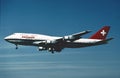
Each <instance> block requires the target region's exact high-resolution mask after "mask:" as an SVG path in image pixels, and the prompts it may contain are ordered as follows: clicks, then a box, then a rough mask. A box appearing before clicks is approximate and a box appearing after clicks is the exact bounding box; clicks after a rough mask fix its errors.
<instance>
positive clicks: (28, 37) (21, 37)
mask: <svg viewBox="0 0 120 78" xmlns="http://www.w3.org/2000/svg"><path fill="white" fill-rule="evenodd" d="M60 38H62V37H54V36H47V35H41V34H28V33H14V34H12V35H10V36H7V37H5V40H7V41H8V42H10V43H13V44H16V45H31V46H38V47H39V46H42V45H43V44H41V43H43V42H45V41H47V42H48V43H50V42H51V41H54V40H57V39H60ZM99 41H101V40H99V39H84V38H81V39H77V40H75V41H72V42H71V41H69V40H68V41H66V42H63V44H62V46H63V47H65V48H79V47H87V46H92V45H94V44H95V43H97V42H99ZM43 46H44V45H43Z"/></svg>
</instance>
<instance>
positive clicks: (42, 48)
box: [38, 47, 46, 51]
mask: <svg viewBox="0 0 120 78" xmlns="http://www.w3.org/2000/svg"><path fill="white" fill-rule="evenodd" d="M38 49H39V51H42V50H46V48H45V47H38Z"/></svg>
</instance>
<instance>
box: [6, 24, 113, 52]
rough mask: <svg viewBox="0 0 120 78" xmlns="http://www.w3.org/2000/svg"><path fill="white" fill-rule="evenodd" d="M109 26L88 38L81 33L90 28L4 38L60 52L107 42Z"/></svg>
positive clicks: (16, 34)
mask: <svg viewBox="0 0 120 78" xmlns="http://www.w3.org/2000/svg"><path fill="white" fill-rule="evenodd" d="M109 29H110V26H103V27H102V28H101V29H100V30H98V31H97V32H96V33H95V34H93V35H92V36H91V37H90V38H87V39H86V38H82V36H83V35H85V34H87V33H90V32H91V31H90V30H87V31H82V32H79V33H75V34H72V35H67V36H63V37H56V36H48V35H42V34H32V33H14V34H12V35H9V36H7V37H5V38H4V39H5V40H6V41H8V42H10V43H13V44H15V45H16V49H18V45H27V46H37V47H38V50H39V51H43V50H48V51H49V52H51V53H54V52H55V51H56V52H61V51H62V49H64V48H81V47H89V46H96V45H102V44H107V43H108V41H110V40H112V39H113V38H108V39H106V36H107V34H108V32H109Z"/></svg>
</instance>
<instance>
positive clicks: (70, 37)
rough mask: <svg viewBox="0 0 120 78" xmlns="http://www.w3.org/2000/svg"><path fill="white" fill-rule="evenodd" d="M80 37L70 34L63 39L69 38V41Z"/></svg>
mask: <svg viewBox="0 0 120 78" xmlns="http://www.w3.org/2000/svg"><path fill="white" fill-rule="evenodd" d="M77 39H79V37H76V36H72V35H69V36H64V37H63V40H66V41H67V40H69V41H74V40H77Z"/></svg>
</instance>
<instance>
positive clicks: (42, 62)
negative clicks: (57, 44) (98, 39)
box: [0, 0, 120, 78]
mask: <svg viewBox="0 0 120 78" xmlns="http://www.w3.org/2000/svg"><path fill="white" fill-rule="evenodd" d="M0 1H1V6H0V7H1V12H0V14H1V15H0V18H1V20H0V77H1V78H53V77H57V78H66V77H67V78H68V77H69V78H80V77H82V78H101V77H102V78H113V77H114V78H120V74H119V73H120V56H119V55H120V52H119V51H120V48H119V43H120V41H119V38H120V36H119V34H120V32H119V29H120V1H119V0H0ZM104 25H109V26H111V30H110V33H109V35H108V37H114V38H115V39H114V40H112V41H110V42H109V44H107V45H101V46H95V47H88V48H79V49H64V50H63V51H62V52H61V53H55V54H51V53H49V52H47V51H43V52H39V51H38V50H37V47H28V46H27V47H25V46H19V49H18V50H15V49H14V48H15V46H14V45H13V44H10V43H7V42H5V41H4V37H5V36H7V35H10V34H12V33H14V32H27V33H40V34H47V35H54V36H64V35H69V34H73V33H76V32H80V31H83V30H92V32H91V33H90V34H87V35H85V36H83V37H86V38H87V37H90V36H91V35H92V34H93V33H95V32H96V31H97V30H98V29H100V28H101V27H102V26H104Z"/></svg>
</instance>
